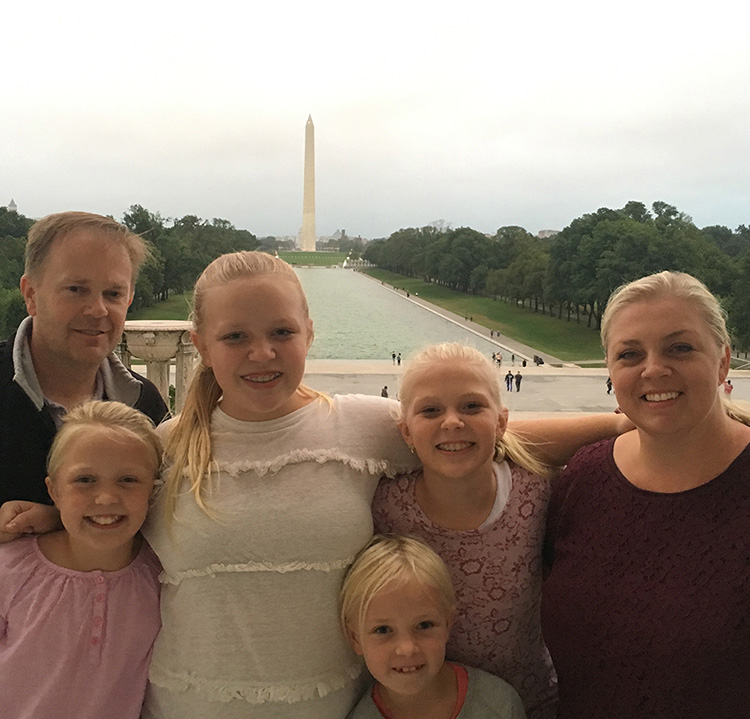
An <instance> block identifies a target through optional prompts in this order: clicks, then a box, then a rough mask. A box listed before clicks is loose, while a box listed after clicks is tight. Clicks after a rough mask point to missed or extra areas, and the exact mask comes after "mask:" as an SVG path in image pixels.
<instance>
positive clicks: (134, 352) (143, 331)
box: [115, 320, 198, 413]
mask: <svg viewBox="0 0 750 719" xmlns="http://www.w3.org/2000/svg"><path fill="white" fill-rule="evenodd" d="M191 327H192V324H191V323H190V322H188V321H185V320H127V321H126V322H125V333H124V336H123V342H122V344H121V345H120V346H119V347H118V348H117V349H116V350H115V351H116V352H117V354H118V355H119V357H120V359H121V360H122V361H123V363H124V364H125V365H126V366H128V367H130V366H131V364H133V359H134V358H137V359H140V360H142V361H143V362H145V363H146V377H147V378H148V379H150V380H151V381H152V382H153V383H154V384H155V385H156V387H157V388H158V390H159V392H160V393H161V395H162V397H164V401H165V402H166V403H167V404H169V385H170V375H171V369H172V361H173V360H174V363H175V370H174V372H175V381H174V387H175V407H174V411H175V413H177V412H179V411H180V410H181V409H182V406H183V405H184V403H185V393H186V392H187V387H188V382H189V381H190V373H191V372H192V370H193V367H194V365H195V363H196V361H197V358H198V352H197V350H196V349H195V347H194V346H193V343H192V342H191V341H190V328H191Z"/></svg>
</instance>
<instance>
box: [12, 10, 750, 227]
mask: <svg viewBox="0 0 750 719" xmlns="http://www.w3.org/2000/svg"><path fill="white" fill-rule="evenodd" d="M749 7H750V6H749V5H748V3H746V2H739V0H732V2H729V1H728V0H713V1H712V2H708V3H700V4H697V3H685V2H676V1H670V2H665V1H664V0H648V1H643V0H630V1H629V2H622V1H620V2H603V1H602V0H596V1H593V0H592V1H588V0H570V1H568V2H560V1H559V0H556V1H555V2H549V1H547V0H541V1H537V2H523V1H520V0H514V2H507V1H506V0H502V1H501V2H498V0H494V1H493V0H481V1H476V0H462V1H461V2H455V1H454V2H450V3H447V2H440V1H439V0H431V1H430V2H414V1H411V0H399V1H395V2H394V1H392V0H378V1H377V2H361V1H360V2H355V1H352V0H349V1H348V2H332V1H329V0H317V1H315V0H308V1H307V2H304V3H297V2H284V1H283V0H275V1H273V0H271V1H268V2H260V1H259V0H255V1H253V2H244V3H241V2H239V1H238V0H231V1H230V2H227V1H226V0H212V1H210V2H200V3H197V2H193V1H191V0H187V1H183V2H164V1H162V0H149V1H148V2H146V1H144V0H133V1H132V2H129V3H107V2H102V1H101V0H96V2H93V1H92V2H89V1H84V0H68V1H67V2H64V3H63V2H60V3H54V4H51V3H48V2H39V1H38V0H14V2H13V3H12V4H11V3H5V4H4V7H3V10H2V11H1V12H0V60H1V61H2V62H0V68H2V77H3V80H2V84H0V93H1V96H2V102H1V103H0V205H4V204H7V203H8V202H9V201H10V199H11V198H13V199H15V201H16V203H17V205H18V209H19V211H20V212H22V213H23V214H25V215H27V216H29V217H41V216H43V215H46V214H48V213H50V212H56V211H60V210H67V209H85V210H91V211H95V212H101V213H104V214H112V215H114V216H115V217H117V218H120V217H121V216H122V214H123V213H124V212H125V211H126V210H127V208H128V207H129V206H130V205H132V204H136V203H137V204H141V205H143V206H144V207H146V208H147V209H149V210H151V211H152V212H159V213H161V214H162V216H164V217H170V218H171V217H182V216H183V215H186V214H196V215H199V216H200V217H203V218H206V219H211V218H213V217H221V218H224V219H227V220H229V221H230V222H232V223H233V224H234V225H235V226H237V227H239V228H243V229H248V230H250V231H251V232H254V233H255V234H257V235H259V236H263V235H269V234H272V235H287V234H296V233H297V232H298V230H299V227H300V225H301V221H302V176H303V150H304V128H305V122H306V120H307V116H308V114H311V115H312V118H313V121H314V123H315V134H316V179H317V187H316V193H317V229H318V234H319V235H329V234H332V233H333V232H334V231H336V230H337V229H342V228H343V229H346V231H347V233H348V234H350V235H358V234H359V235H362V236H363V237H367V238H374V237H383V236H388V235H389V234H390V233H391V232H394V231H395V230H397V229H399V228H401V227H414V226H423V225H426V224H428V223H430V222H432V221H435V220H438V219H442V220H444V221H446V222H449V223H451V224H452V225H453V226H454V227H458V226H470V227H473V228H475V229H477V230H480V231H482V232H494V231H495V230H496V229H497V228H498V227H501V226H503V225H521V226H523V227H525V228H526V229H528V230H529V231H531V232H533V233H536V232H537V231H538V230H540V229H561V228H562V227H564V226H565V225H567V224H569V222H570V221H571V220H573V219H574V218H575V217H578V216H580V215H581V214H583V213H585V212H592V211H594V210H596V209H597V208H599V207H605V206H606V207H613V208H617V207H622V206H623V205H624V204H625V203H626V202H627V201H628V200H639V201H642V202H644V203H645V204H647V205H649V206H650V204H651V203H652V202H653V201H655V200H663V201H665V202H668V203H670V204H673V205H676V206H677V208H678V209H679V210H681V211H682V212H685V213H687V214H688V215H690V216H691V217H692V218H693V220H694V221H695V223H696V224H697V225H698V226H699V227H703V226H706V225H712V224H721V225H727V226H729V227H730V228H732V229H734V228H736V227H737V225H739V224H750V49H749V47H750V46H749V45H748V39H747V38H748V20H749V19H750V10H749V9H748V8H749ZM698 8H699V9H698Z"/></svg>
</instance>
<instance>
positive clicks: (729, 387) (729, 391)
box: [724, 379, 734, 397]
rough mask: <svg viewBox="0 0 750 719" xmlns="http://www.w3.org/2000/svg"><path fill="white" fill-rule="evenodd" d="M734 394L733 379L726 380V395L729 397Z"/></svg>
mask: <svg viewBox="0 0 750 719" xmlns="http://www.w3.org/2000/svg"><path fill="white" fill-rule="evenodd" d="M732 392H734V386H733V385H732V380H731V379H725V380H724V394H725V395H726V396H727V397H729V396H731V394H732Z"/></svg>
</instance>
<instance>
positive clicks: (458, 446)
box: [437, 442, 471, 452]
mask: <svg viewBox="0 0 750 719" xmlns="http://www.w3.org/2000/svg"><path fill="white" fill-rule="evenodd" d="M468 447H471V442H443V443H441V444H439V445H437V448H438V449H442V450H443V451H445V452H460V451H461V450H462V449H467V448H468Z"/></svg>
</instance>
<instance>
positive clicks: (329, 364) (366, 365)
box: [304, 360, 750, 416]
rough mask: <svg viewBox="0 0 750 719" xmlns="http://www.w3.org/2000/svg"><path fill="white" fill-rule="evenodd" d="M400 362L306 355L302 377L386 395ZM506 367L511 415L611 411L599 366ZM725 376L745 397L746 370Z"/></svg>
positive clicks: (749, 387)
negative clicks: (514, 380) (514, 377)
mask: <svg viewBox="0 0 750 719" xmlns="http://www.w3.org/2000/svg"><path fill="white" fill-rule="evenodd" d="M404 368H405V364H402V365H401V367H397V366H395V365H393V364H392V363H391V361H390V360H308V362H307V372H306V373H305V379H304V381H305V384H307V385H309V386H310V387H314V388H315V389H319V390H322V391H323V392H328V393H329V394H344V393H346V392H355V393H360V394H373V395H379V394H380V390H381V389H382V388H383V385H387V386H388V392H389V395H390V396H391V397H397V396H398V386H399V379H400V377H401V374H402V373H403V371H404ZM509 369H510V370H512V371H513V374H515V373H516V372H518V371H520V372H521V374H522V376H523V380H522V382H521V391H520V392H515V387H514V391H513V392H505V391H504V392H503V401H504V402H505V404H506V406H507V407H508V409H509V410H510V412H511V414H513V415H517V414H518V413H521V414H523V415H527V414H528V416H547V415H555V416H560V413H563V414H566V413H568V414H578V413H581V412H584V413H594V412H612V411H613V410H614V409H615V407H616V406H617V401H616V400H615V396H614V393H613V394H610V395H608V394H607V387H606V380H607V370H606V369H605V368H583V367H551V366H549V365H542V366H541V367H534V366H533V365H532V366H529V367H519V363H518V362H516V366H515V367H511V366H509V364H508V363H507V362H504V363H503V366H502V367H500V368H499V369H498V378H499V379H500V380H501V381H502V378H503V376H504V375H505V374H506V373H507V371H508V370H509ZM729 376H730V378H731V379H732V384H734V386H735V390H734V393H733V395H732V397H733V399H742V400H746V401H750V371H748V370H732V371H731V372H730V373H729ZM501 386H502V387H505V383H502V385H501Z"/></svg>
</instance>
